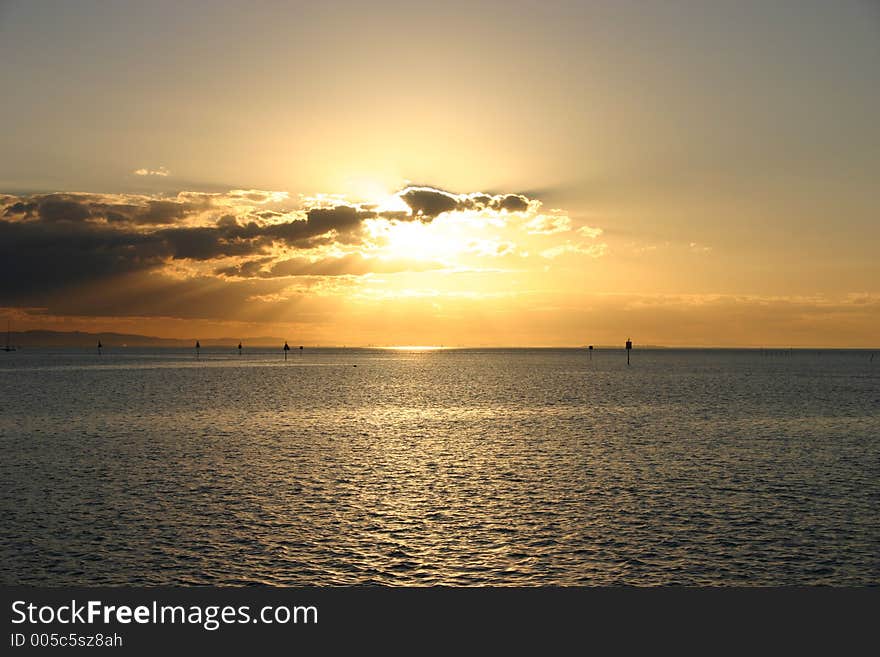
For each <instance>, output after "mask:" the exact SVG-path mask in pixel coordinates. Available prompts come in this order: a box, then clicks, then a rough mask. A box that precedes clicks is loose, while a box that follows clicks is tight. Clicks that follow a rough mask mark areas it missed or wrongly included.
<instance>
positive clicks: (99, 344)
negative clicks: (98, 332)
mask: <svg viewBox="0 0 880 657" xmlns="http://www.w3.org/2000/svg"><path fill="white" fill-rule="evenodd" d="M103 348H104V347H103V345H102V344H101V341H100V340H98V355H99V356H100V355H101V350H102V349H103Z"/></svg>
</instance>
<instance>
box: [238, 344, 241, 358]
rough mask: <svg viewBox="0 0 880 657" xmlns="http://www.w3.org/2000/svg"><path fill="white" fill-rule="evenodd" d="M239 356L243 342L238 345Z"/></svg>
mask: <svg viewBox="0 0 880 657" xmlns="http://www.w3.org/2000/svg"><path fill="white" fill-rule="evenodd" d="M238 355H239V356H241V342H239V343H238Z"/></svg>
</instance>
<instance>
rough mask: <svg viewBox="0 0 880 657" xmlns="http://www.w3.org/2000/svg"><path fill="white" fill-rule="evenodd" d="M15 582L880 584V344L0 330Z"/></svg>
mask: <svg viewBox="0 0 880 657" xmlns="http://www.w3.org/2000/svg"><path fill="white" fill-rule="evenodd" d="M0 449H2V460H0V486H2V499H0V510H2V519H3V521H2V527H0V532H2V536H0V556H2V559H0V582H2V583H6V584H36V585H68V584H84V585H122V584H224V585H240V584H251V583H267V584H277V585H312V584H318V585H337V584H362V583H372V584H389V585H434V584H447V585H482V584H493V585H607V584H630V585H658V584H688V585H737V584H747V585H780V584H831V585H866V584H878V583H880V557H878V555H880V511H878V509H880V506H878V502H880V354H878V357H877V358H875V359H874V361H873V362H871V354H870V352H864V351H822V352H818V351H815V350H812V351H807V350H803V351H794V352H787V351H786V352H775V353H772V354H769V355H768V354H763V355H762V352H760V351H725V350H635V351H634V352H633V363H632V366H631V367H627V365H626V357H625V355H624V352H623V351H611V350H607V351H606V350H599V351H597V352H595V353H594V354H593V357H592V360H590V358H589V356H588V354H587V352H586V351H585V350H564V349H560V350H552V349H532V350H526V349H523V350H448V351H427V352H405V351H390V350H356V349H349V350H342V349H339V350H332V349H315V350H313V349H306V350H305V351H304V352H303V353H299V352H298V350H297V351H296V352H292V353H291V355H290V357H289V359H288V361H287V362H284V360H283V357H282V356H281V354H280V352H272V353H269V352H266V351H251V352H248V351H246V352H245V354H244V355H243V356H241V357H239V356H238V355H237V354H236V353H234V351H233V350H232V349H229V350H221V349H203V350H202V354H201V359H200V360H198V361H197V360H196V359H195V357H194V354H193V353H192V352H191V351H189V350H168V349H165V350H161V349H156V350H146V349H142V350H132V349H115V350H114V349H108V350H107V352H106V353H105V354H104V355H103V356H100V357H99V356H97V355H96V354H94V353H85V352H83V351H82V350H58V349H56V350H24V351H19V352H14V353H9V354H5V353H0Z"/></svg>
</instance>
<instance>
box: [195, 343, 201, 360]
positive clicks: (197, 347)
mask: <svg viewBox="0 0 880 657" xmlns="http://www.w3.org/2000/svg"><path fill="white" fill-rule="evenodd" d="M201 348H202V345H200V344H199V341H198V340H196V360H198V359H199V350H200V349H201Z"/></svg>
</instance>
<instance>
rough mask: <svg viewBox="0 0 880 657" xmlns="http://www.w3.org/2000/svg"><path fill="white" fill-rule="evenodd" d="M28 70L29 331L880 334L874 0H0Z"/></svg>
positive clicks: (24, 204) (12, 254)
mask: <svg viewBox="0 0 880 657" xmlns="http://www.w3.org/2000/svg"><path fill="white" fill-rule="evenodd" d="M0 84H2V87H0V88H2V90H3V97H4V98H3V102H2V103H0V125H2V130H0V280H2V284H0V318H3V319H5V318H9V319H10V320H11V322H12V325H13V329H14V330H27V329H54V330H85V331H121V332H131V333H142V334H147V335H156V336H163V337H187V338H189V337H201V338H203V339H206V338H212V337H220V336H242V337H244V336H252V335H270V336H279V337H282V338H285V339H288V340H291V341H293V342H295V343H297V344H308V345H311V344H323V345H342V344H345V345H349V346H354V345H368V344H376V345H394V344H424V345H428V344H436V345H441V344H442V345H446V346H516V345H521V346H533V345H534V346H580V345H585V344H589V343H594V344H603V345H604V344H622V342H623V341H624V340H625V339H626V338H627V337H629V336H631V337H632V338H633V340H634V341H635V342H636V344H637V345H638V344H658V345H670V346H674V345H694V346H771V345H775V346H786V347H787V346H795V347H797V346H829V347H830V346H839V347H875V346H880V328H878V327H880V212H878V204H880V193H878V190H880V119H878V117H880V3H877V2H876V1H874V0H849V1H847V0H841V1H839V2H827V1H822V2H814V1H811V0H790V1H784V0H780V1H776V2H766V1H755V2H751V1H744V2H734V1H730V2H707V1H704V2H685V1H679V2H675V1H671V2H660V1H656V2H626V1H614V2H612V1H610V0H609V1H607V2H599V1H595V2H589V1H581V2H561V1H555V0H544V1H542V2H537V1H533V2H521V1H518V0H508V1H505V2H456V1H447V2H425V3H423V2H386V1H374V2H354V1H351V2H292V1H291V2H268V1H253V2H231V1H227V2H221V1H216V2H195V1H186V2H180V1H176V2H164V1H153V2H86V1H75V2H73V1H70V2H46V1H42V0H35V1H8V0H0ZM3 323H4V324H5V322H3Z"/></svg>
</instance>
